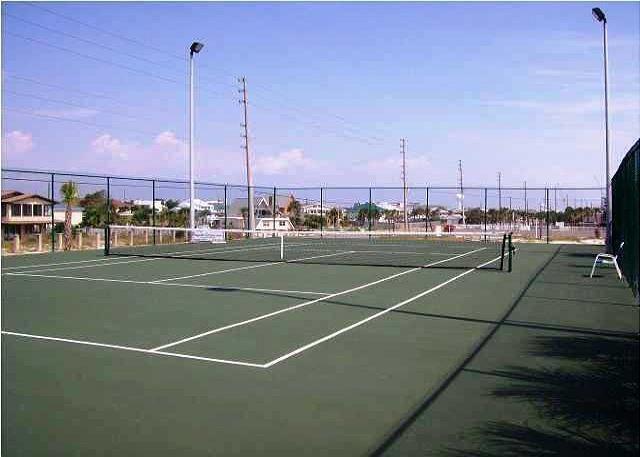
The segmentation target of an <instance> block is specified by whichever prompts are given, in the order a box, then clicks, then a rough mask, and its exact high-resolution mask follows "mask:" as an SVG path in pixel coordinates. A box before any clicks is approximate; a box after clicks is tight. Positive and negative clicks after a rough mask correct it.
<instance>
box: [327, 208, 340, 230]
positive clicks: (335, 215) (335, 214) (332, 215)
mask: <svg viewBox="0 0 640 457" xmlns="http://www.w3.org/2000/svg"><path fill="white" fill-rule="evenodd" d="M339 220H340V211H338V208H331V209H330V210H329V212H327V221H328V222H329V224H331V225H333V227H334V228H335V226H336V225H338V221H339Z"/></svg>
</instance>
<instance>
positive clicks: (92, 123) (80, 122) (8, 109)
mask: <svg viewBox="0 0 640 457" xmlns="http://www.w3.org/2000/svg"><path fill="white" fill-rule="evenodd" d="M2 109H3V110H5V111H13V112H16V113H21V114H26V115H28V116H34V117H40V118H43V119H50V120H55V121H66V122H74V123H77V124H83V125H87V126H90V127H98V128H108V129H115V130H123V131H129V132H133V133H138V134H141V135H145V136H147V135H153V136H156V135H158V132H151V131H143V130H136V129H130V128H126V127H125V128H121V127H120V128H114V127H113V126H110V125H105V124H97V123H95V122H87V121H83V120H80V119H69V118H68V117H61V116H54V115H51V114H44V113H38V112H35V111H28V110H22V109H19V108H8V107H3V108H2Z"/></svg>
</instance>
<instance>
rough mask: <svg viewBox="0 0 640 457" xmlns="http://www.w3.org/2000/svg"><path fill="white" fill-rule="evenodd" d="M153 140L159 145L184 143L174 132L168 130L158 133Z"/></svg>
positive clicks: (168, 145)
mask: <svg viewBox="0 0 640 457" xmlns="http://www.w3.org/2000/svg"><path fill="white" fill-rule="evenodd" d="M153 142H154V143H155V144H157V145H158V146H161V147H176V146H184V143H183V142H182V141H181V140H179V139H178V138H177V137H176V134H175V133H174V132H171V131H169V130H167V131H165V132H162V133H159V134H158V136H156V138H155V139H154V140H153Z"/></svg>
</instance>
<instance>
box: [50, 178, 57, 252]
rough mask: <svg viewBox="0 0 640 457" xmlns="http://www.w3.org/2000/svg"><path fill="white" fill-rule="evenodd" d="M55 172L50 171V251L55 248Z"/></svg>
mask: <svg viewBox="0 0 640 457" xmlns="http://www.w3.org/2000/svg"><path fill="white" fill-rule="evenodd" d="M54 187H55V173H51V252H53V251H55V250H56V219H55V216H54V212H53V210H54V207H55V195H56V194H55V189H54Z"/></svg>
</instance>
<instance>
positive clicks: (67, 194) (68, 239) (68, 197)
mask: <svg viewBox="0 0 640 457" xmlns="http://www.w3.org/2000/svg"><path fill="white" fill-rule="evenodd" d="M60 194H61V195H62V201H63V202H64V203H65V205H66V207H65V210H64V250H65V251H68V250H70V249H71V247H72V243H73V238H72V235H73V233H72V232H71V230H72V227H71V207H72V206H73V205H74V204H75V203H76V202H77V201H78V185H77V184H76V183H75V182H73V181H68V182H66V183H64V184H63V185H62V186H60Z"/></svg>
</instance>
